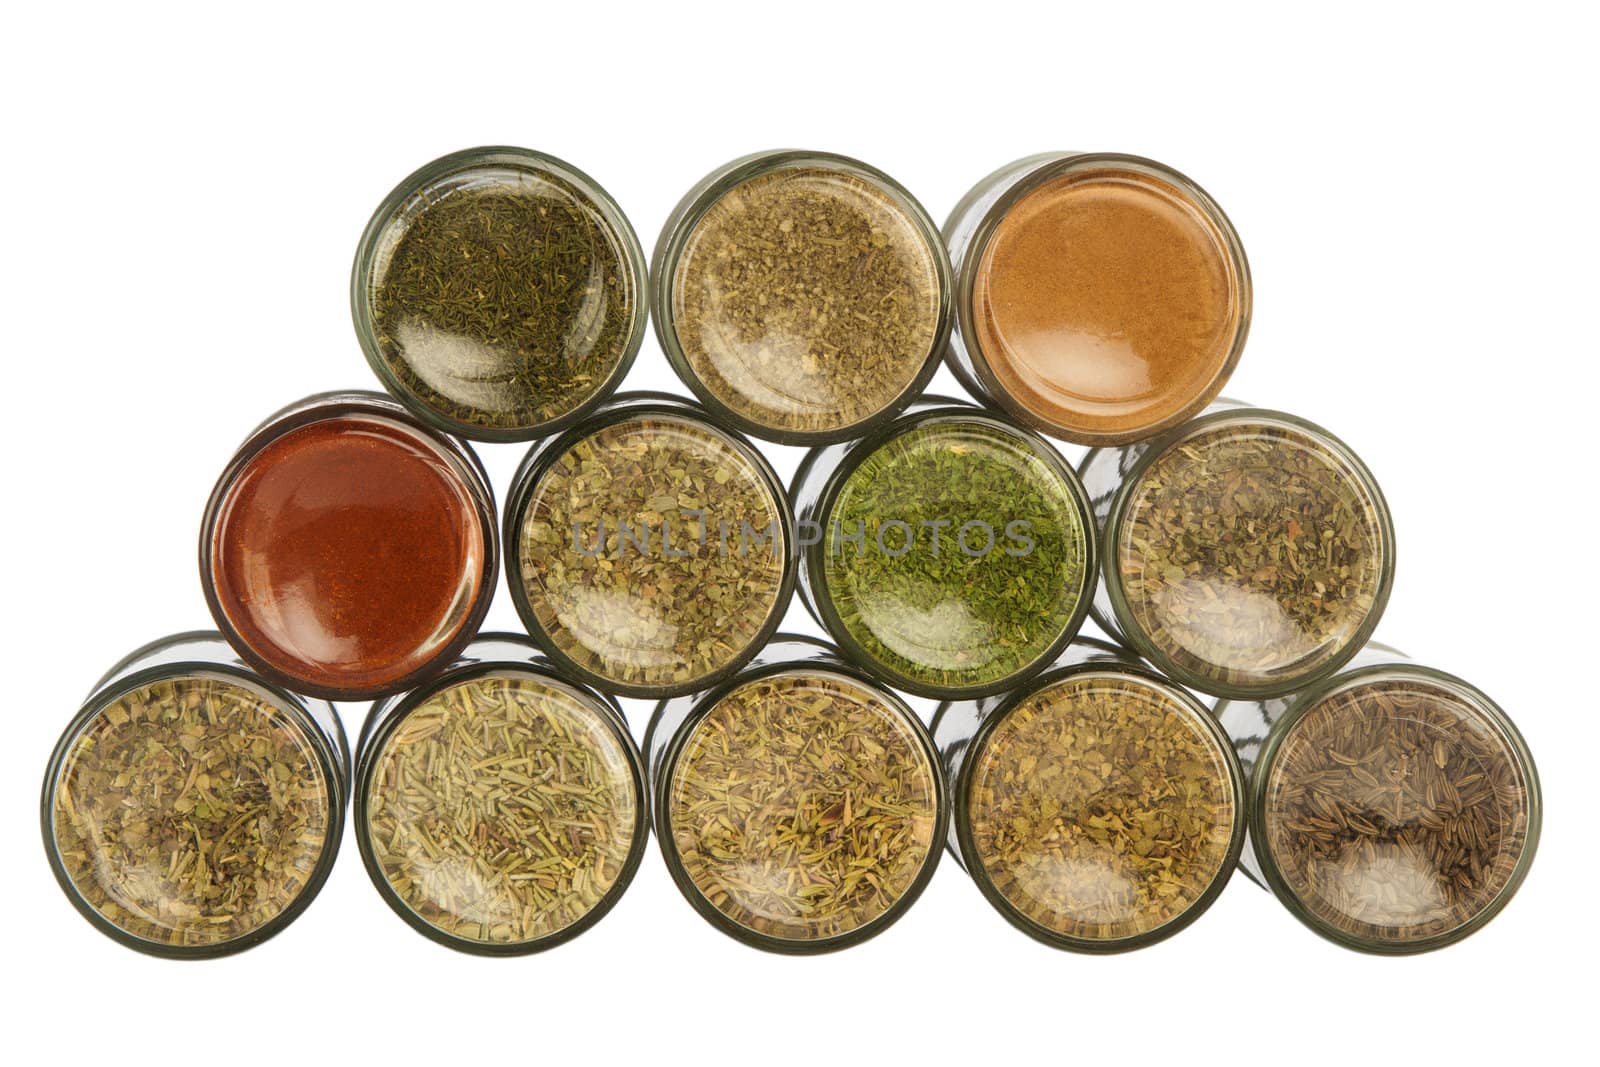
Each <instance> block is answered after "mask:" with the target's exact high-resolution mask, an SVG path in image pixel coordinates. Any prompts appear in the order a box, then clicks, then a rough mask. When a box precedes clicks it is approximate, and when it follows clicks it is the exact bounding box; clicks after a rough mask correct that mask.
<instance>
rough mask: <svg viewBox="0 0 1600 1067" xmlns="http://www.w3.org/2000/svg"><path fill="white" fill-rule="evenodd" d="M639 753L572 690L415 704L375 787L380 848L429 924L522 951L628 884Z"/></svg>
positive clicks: (451, 694) (388, 749)
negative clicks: (633, 756)
mask: <svg viewBox="0 0 1600 1067" xmlns="http://www.w3.org/2000/svg"><path fill="white" fill-rule="evenodd" d="M639 817H640V815H639V797H638V795H637V790H636V788H635V783H634V779H633V774H632V770H631V766H630V762H629V759H628V754H627V750H626V748H625V746H624V744H623V743H622V741H621V740H620V739H619V738H618V737H617V736H616V734H615V732H614V731H613V730H612V729H611V728H610V727H609V726H608V725H607V724H606V722H605V721H604V720H603V718H602V717H601V715H600V714H599V713H598V712H597V711H596V710H595V709H593V708H591V707H589V706H588V705H586V704H585V703H583V702H582V701H581V700H580V699H579V698H578V697H577V696H575V695H574V694H573V693H571V692H570V691H568V690H566V689H564V688H560V687H557V686H555V685H552V684H550V683H548V682H545V681H542V680H539V679H536V678H531V677H521V676H489V677H485V678H480V679H475V680H471V681H466V682H461V683H458V684H455V685H452V686H449V687H448V688H446V689H444V690H442V691H440V692H438V693H436V694H434V695H433V696H431V697H429V698H428V699H427V700H425V701H423V702H422V703H421V704H419V705H417V707H415V708H414V709H412V710H411V711H410V712H409V713H408V714H407V715H406V717H405V720H404V721H403V722H402V723H400V725H399V726H397V727H396V728H395V731H394V733H393V734H391V735H390V736H389V737H388V739H387V740H386V741H385V743H384V747H383V749H382V751H381V752H380V753H378V755H377V757H376V759H375V761H374V764H373V773H372V778H371V784H370V785H369V786H368V789H367V802H366V818H367V832H368V834H369V835H370V836H369V840H370V842H371V847H372V853H373V856H374V858H375V859H376V860H377V863H378V866H379V867H380V868H381V869H382V871H383V874H384V877H385V878H386V879H387V881H388V883H389V887H390V888H391V889H393V890H394V892H395V894H396V895H397V896H398V897H399V898H400V899H401V901H403V902H404V903H405V905H406V906H407V907H409V908H410V909H411V910H412V911H413V912H415V913H416V914H417V915H418V916H419V917H421V918H422V919H423V920H425V921H426V922H428V923H430V924H431V925H433V926H435V927H437V928H439V929H440V930H443V931H444V932H445V933H448V934H451V935H453V936H455V937H459V938H464V939H466V940H470V941H480V942H485V943H491V944H517V943H523V942H528V941H535V940H537V939H539V938H542V937H547V936H549V935H551V934H554V933H558V932H560V931H561V930H564V929H566V928H567V927H568V926H570V925H571V924H573V923H575V922H577V921H578V920H580V919H582V918H583V917H584V916H585V915H587V914H588V913H589V912H590V911H591V910H592V909H593V908H594V907H595V906H596V905H597V904H599V903H600V902H601V901H602V900H603V899H604V898H605V895H606V894H607V893H608V892H609V891H610V890H611V888H612V886H614V885H615V884H616V881H617V879H618V877H620V875H621V873H622V871H623V868H624V867H625V865H626V864H627V860H628V855H629V852H630V850H631V846H632V842H633V837H634V832H635V830H636V828H637V825H638V820H639Z"/></svg>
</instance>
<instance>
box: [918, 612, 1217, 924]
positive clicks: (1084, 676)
mask: <svg viewBox="0 0 1600 1067" xmlns="http://www.w3.org/2000/svg"><path fill="white" fill-rule="evenodd" d="M934 737H935V740H936V742H937V743H938V745H939V748H940V751H941V752H942V753H943V755H944V758H945V761H946V767H947V769H948V773H949V775H950V780H951V792H952V796H953V798H954V800H953V804H954V816H953V821H952V824H951V834H950V838H951V845H952V849H953V851H954V852H955V854H956V857H957V859H958V860H959V861H960V862H961V864H962V866H963V867H965V868H966V869H967V872H968V873H969V874H970V875H971V876H972V878H973V880H974V881H975V882H977V884H978V886H979V888H980V889H981V890H982V891H983V894H984V896H986V897H987V898H988V899H989V901H990V903H992V904H993V905H994V906H995V908H996V909H997V910H998V911H999V912H1000V913H1001V915H1003V916H1004V917H1005V918H1006V919H1007V920H1008V921H1009V922H1011V923H1012V925H1014V926H1016V927H1017V928H1018V929H1020V930H1022V931H1023V932H1024V933H1027V934H1028V935H1030V936H1031V937H1034V938H1036V939H1038V940H1040V941H1043V942H1044V943H1046V944H1050V945H1054V946H1056V947H1059V948H1066V949H1072V950H1075V951H1080V952H1096V953H1105V952H1121V951H1126V950H1129V949H1135V948H1143V947H1145V946H1148V945H1151V944H1154V943H1155V942H1157V941H1161V940H1164V939H1165V938H1168V937H1171V936H1172V935H1173V934H1175V933H1177V932H1178V931H1179V930H1182V929H1183V928H1184V927H1186V926H1188V925H1189V924H1190V923H1192V922H1194V921H1195V920H1196V919H1197V918H1199V916H1200V915H1201V914H1203V913H1204V912H1205V910H1206V909H1207V908H1208V907H1210V905H1211V903H1212V902H1213V901H1214V900H1215V899H1216V897H1217V895H1218V894H1219V893H1220V892H1221V891H1222V888H1223V887H1224V886H1225V885H1226V884H1227V882H1228V879H1229V878H1230V876H1231V875H1232V873H1233V870H1234V866H1235V864H1236V862H1237V860H1238V858H1239V854H1240V851H1241V849H1242V847H1243V844H1244V832H1245V786H1244V778H1243V775H1242V772H1241V771H1240V768H1239V764H1238V761H1237V759H1236V758H1235V756H1234V753H1233V749H1232V747H1231V745H1230V744H1229V743H1228V738H1227V736H1226V734H1224V733H1223V732H1222V730H1221V728H1220V727H1219V726H1218V724H1217V722H1216V720H1215V719H1214V718H1213V717H1212V716H1211V714H1210V712H1208V711H1207V710H1206V708H1205V707H1204V706H1203V705H1201V704H1200V703H1199V702H1198V701H1197V700H1195V699H1194V697H1192V696H1190V695H1189V694H1188V693H1186V692H1185V691H1183V690H1182V689H1180V688H1179V687H1178V686H1175V685H1173V684H1172V683H1170V682H1168V681H1166V680H1165V679H1163V678H1161V677H1160V676H1158V675H1156V674H1155V673H1154V672H1152V671H1150V670H1149V669H1148V668H1145V667H1143V666H1141V665H1139V664H1138V662H1137V660H1136V659H1135V658H1134V657H1133V656H1132V655H1131V654H1129V653H1126V652H1122V651H1120V650H1118V649H1116V648H1114V647H1113V646H1110V645H1105V644H1103V643H1101V642H1098V641H1091V640H1088V639H1080V640H1079V641H1077V642H1075V643H1074V644H1073V646H1072V648H1071V649H1069V651H1068V653H1067V654H1066V655H1065V656H1063V657H1062V659H1061V660H1059V661H1058V662H1057V663H1056V665H1055V666H1053V667H1052V668H1051V669H1050V670H1048V671H1046V672H1045V673H1044V674H1043V675H1041V676H1040V677H1039V678H1036V679H1034V680H1033V681H1031V682H1029V683H1028V684H1027V685H1026V686H1025V687H1023V688H1022V689H1019V690H1017V691H1016V692H1014V693H1011V694H1008V695H1004V696H999V697H992V698H988V699H985V700H979V701H968V702H963V703H954V704H945V705H942V706H941V707H940V709H939V712H938V714H937V716H936V717H935V720H934Z"/></svg>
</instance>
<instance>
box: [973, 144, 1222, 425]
mask: <svg viewBox="0 0 1600 1067" xmlns="http://www.w3.org/2000/svg"><path fill="white" fill-rule="evenodd" d="M1243 284H1244V283H1243V279H1241V278H1240V277H1238V276H1237V275H1236V274H1235V271H1234V268H1233V265H1232V262H1231V260H1230V258H1229V255H1228V246H1227V242H1226V241H1225V239H1224V237H1223V235H1222V232H1221V231H1220V230H1219V228H1218V226H1217V224H1216V223H1215V222H1213V221H1212V220H1211V219H1210V218H1209V217H1208V216H1207V215H1206V214H1205V212H1204V211H1203V210H1202V209H1201V208H1200V206H1199V205H1198V204H1197V203H1196V202H1195V201H1194V200H1193V199H1192V198H1190V197H1189V196H1188V195H1187V194H1186V193H1184V192H1183V191H1181V190H1180V189H1178V188H1177V187H1176V186H1175V185H1170V184H1168V183H1166V182H1163V181H1160V180H1158V179H1156V178H1154V177H1152V176H1148V175H1144V174H1140V173H1136V172H1134V171H1123V170H1114V169H1096V170H1091V171H1083V172H1078V173H1069V174H1065V175H1062V176H1060V177H1058V178H1056V179H1053V180H1051V181H1047V182H1045V183H1044V184H1043V185H1041V186H1040V187H1039V188H1037V189H1035V190H1033V191H1032V192H1030V193H1028V194H1027V195H1026V196H1024V197H1023V198H1022V199H1021V200H1019V201H1018V202H1017V203H1016V204H1015V205H1014V206H1013V207H1012V208H1011V210H1010V211H1009V212H1007V214H1006V216H1005V217H1004V219H1002V220H1001V221H1000V223H999V225H998V226H996V228H995V230H994V232H993V234H992V235H991V236H990V238H989V240H988V241H987V242H986V243H985V245H984V247H983V249H982V251H981V259H980V260H979V262H978V264H977V269H976V271H975V274H974V283H973V291H972V305H973V319H974V327H975V331H976V335H977V336H976V338H975V340H976V343H977V347H978V350H979V352H981V354H982V356H983V358H984V361H985V362H986V363H987V364H988V366H989V368H990V369H991V371H992V372H993V374H994V376H995V378H996V380H997V381H998V382H999V384H1000V386H1001V388H1003V389H1004V390H1005V391H1006V392H1007V393H1009V394H1010V395H1011V396H1012V398H1013V399H1015V400H1016V401H1017V402H1018V403H1019V404H1021V405H1022V406H1023V407H1024V408H1025V409H1027V410H1028V411H1030V412H1032V413H1033V414H1034V415H1035V416H1037V417H1038V418H1039V419H1041V420H1043V421H1044V422H1046V423H1048V424H1050V425H1051V426H1054V427H1057V428H1059V430H1060V431H1061V433H1062V436H1065V437H1068V438H1069V439H1074V440H1083V441H1085V442H1088V443H1093V441H1094V439H1095V437H1096V435H1125V434H1129V433H1136V432H1139V431H1141V430H1145V429H1147V428H1150V427H1155V426H1157V425H1159V424H1162V423H1164V422H1167V421H1168V420H1172V419H1174V418H1177V417H1179V416H1181V414H1182V413H1184V412H1190V413H1192V412H1194V411H1198V410H1199V409H1200V407H1202V406H1204V404H1205V403H1207V402H1208V401H1209V400H1210V399H1211V398H1213V397H1215V396H1216V393H1217V390H1219V389H1220V388H1221V387H1222V384H1223V381H1224V380H1225V377H1226V374H1225V368H1226V367H1227V365H1228V363H1229V360H1230V358H1231V356H1232V354H1233V349H1234V346H1235V340H1236V337H1237V335H1238V333H1239V330H1240V329H1241V326H1242V323H1243V319H1244V311H1243V298H1242V294H1241V291H1240V290H1241V286H1242V285H1243Z"/></svg>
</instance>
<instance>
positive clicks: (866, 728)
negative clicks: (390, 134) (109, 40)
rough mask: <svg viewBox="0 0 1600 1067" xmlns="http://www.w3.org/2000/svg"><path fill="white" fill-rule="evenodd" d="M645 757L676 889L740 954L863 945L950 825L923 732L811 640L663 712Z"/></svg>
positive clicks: (780, 643) (918, 877)
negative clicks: (748, 948)
mask: <svg viewBox="0 0 1600 1067" xmlns="http://www.w3.org/2000/svg"><path fill="white" fill-rule="evenodd" d="M645 749H646V752H647V754H648V758H649V761H650V776H651V789H652V792H653V793H654V795H655V812H656V837H657V839H658V840H659V841H660V843H661V851H662V855H663V856H664V857H665V858H666V861H667V867H668V869H669V870H670V871H671V873H672V877H673V880H674V881H675V882H677V884H678V888H679V889H680V890H681V891H682V892H683V894H684V896H685V897H686V898H687V899H688V900H689V902H690V903H691V904H692V905H693V906H694V907H695V909H696V910H697V911H699V912H700V913H701V914H702V915H703V916H705V917H706V918H707V919H708V920H710V921H711V923H712V924H713V925H715V926H716V927H718V928H719V929H721V930H722V931H724V932H725V933H728V934H730V935H732V936H733V937H735V938H737V939H739V940H740V941H743V942H745V943H746V944H749V945H753V946H755V947H757V948H762V949H766V950H769V951H773V952H787V953H814V952H827V951H831V950H833V949H839V948H844V947H846V946H848V945H853V944H857V943H859V942H861V941H864V940H866V939H867V938H869V937H872V936H873V935H875V934H877V933H880V932H881V931H883V930H884V929H886V928H887V927H888V926H889V925H890V924H891V923H893V922H894V921H896V920H897V919H898V918H899V917H900V916H901V915H902V914H903V913H904V912H905V910H906V909H907V908H908V907H910V906H911V904H912V902H913V901H914V900H915V899H916V898H917V896H918V895H919V894H920V893H921V892H922V889H923V887H924V886H925V885H926V884H927V882H928V879H929V878H930V877H931V876H932V874H933V869H934V866H935V865H936V864H937V862H938V858H939V843H940V841H941V840H942V838H943V835H944V833H945V828H946V823H947V813H946V809H945V794H944V786H943V781H942V778H941V776H940V774H939V770H938V760H937V755H936V753H935V752H934V749H933V744H932V741H931V740H930V738H929V737H928V734H927V731H926V729H925V728H924V727H923V726H922V723H921V722H920V721H919V720H918V719H917V718H916V716H915V715H914V714H913V713H912V711H911V710H910V709H909V708H908V707H907V706H906V705H905V703H904V702H903V701H901V700H900V699H899V698H898V697H896V696H895V695H894V694H893V693H891V692H890V691H889V690H887V689H884V688H882V687H881V686H878V685H876V684H875V683H873V682H872V681H871V680H870V679H869V678H868V677H867V676H866V675H865V674H863V673H862V672H861V671H859V670H858V669H856V668H854V667H852V666H850V665H848V664H847V663H845V661H844V660H843V659H841V658H840V657H839V656H838V654H837V652H836V651H835V650H834V649H832V648H830V647H829V646H826V645H822V644H821V643H819V642H814V641H811V640H809V639H807V638H802V637H794V636H780V637H779V638H778V639H777V640H775V641H773V642H772V643H771V644H770V645H768V646H767V647H766V648H765V649H764V650H763V651H762V653H761V655H760V656H759V657H758V658H757V659H756V661H755V662H754V663H752V664H751V665H750V666H749V667H747V668H746V669H745V670H744V671H742V672H741V673H740V674H738V675H737V676H736V677H734V678H733V679H731V680H729V681H727V682H724V683H723V684H722V685H719V686H717V687H716V688H714V689H712V690H710V691H708V692H706V693H702V694H699V695H697V696H693V697H681V698H679V699H677V700H672V701H666V702H663V703H662V704H661V705H660V707H658V708H657V710H656V714H655V717H654V718H653V719H652V720H651V724H650V731H649V734H648V735H647V736H646V739H645Z"/></svg>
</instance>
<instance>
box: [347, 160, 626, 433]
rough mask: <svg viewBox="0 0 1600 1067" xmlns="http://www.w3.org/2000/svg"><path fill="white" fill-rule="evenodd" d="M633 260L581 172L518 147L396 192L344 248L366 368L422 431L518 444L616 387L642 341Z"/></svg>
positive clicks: (620, 229) (602, 198)
mask: <svg viewBox="0 0 1600 1067" xmlns="http://www.w3.org/2000/svg"><path fill="white" fill-rule="evenodd" d="M646 279H647V275H646V271H645V264H644V253H643V251H642V250H641V249H640V247H639V239H638V237H637V236H636V235H635V234H634V232H633V228H632V227H631V226H630V225H629V224H628V220H627V218H626V217H624V215H623V214H622V211H621V209H620V208H618V207H617V205H616V203H615V201H613V200H612V199H611V197H610V196H609V195H608V194H607V193H606V191H605V190H604V189H602V188H601V187H600V186H599V185H598V184H596V183H595V181H594V180H593V179H591V178H590V177H589V176H588V175H586V174H584V173H583V172H581V171H579V170H578V169H576V168H575V167H573V166H571V165H570V164H568V163H565V162H563V161H562V160H559V159H556V158H554V157H552V156H547V155H545V154H543V153H540V152H533V151H530V150H528V149H525V148H507V147H494V148H473V149H468V150H466V151H463V152H456V153H453V154H451V155H448V156H445V157H443V158H441V159H437V160H435V161H433V162H432V163H429V164H428V165H427V166H425V167H423V168H421V169H420V170H418V171H417V172H416V173H414V174H412V175H411V176H410V177H408V178H406V180H405V181H403V182H401V183H400V184H399V185H398V186H396V187H395V189H394V191H393V192H391V193H390V194H389V195H388V197H387V198H385V199H384V201H383V203H382V204H381V205H379V207H378V210H377V211H376V212H375V213H374V214H373V216H372V220H371V221H370V222H368V223H367V228H366V232H365V233H363V234H362V237H361V244H360V246H359V247H358V249H357V251H356V262H355V269H354V271H353V272H352V276H351V283H350V302H351V309H352V313H353V314H354V317H355V326H356V335H357V336H358V338H359V339H360V341H361V347H362V349H363V351H365V353H366V356H367V361H368V362H369V363H370V364H371V365H372V368H373V370H374V371H375V372H376V373H377V375H378V377H379V378H380V379H381V380H382V381H383V383H384V385H385V387H386V388H388V389H389V391H390V392H392V393H393V394H394V395H395V396H396V397H397V398H398V399H400V400H401V401H403V402H404V403H405V404H406V405H407V406H408V407H410V408H411V409H412V410H413V411H415V412H416V413H417V414H418V415H419V416H421V417H422V418H424V419H426V420H427V421H428V422H430V423H432V424H433V425H434V426H436V427H438V428H440V429H443V430H446V431H449V432H451V433H456V434H460V435H462V436H464V437H472V438H477V439H479V440H484V441H525V440H529V439H530V438H534V437H538V436H541V435H543V434H547V433H550V432H553V431H555V430H558V429H560V428H562V427H564V426H568V425H570V424H572V423H573V422H576V421H577V420H578V419H579V418H581V417H582V416H583V415H584V414H585V413H586V412H588V411H590V410H592V409H593V408H594V407H595V406H596V405H598V404H599V403H600V402H601V401H602V400H604V399H605V397H606V396H608V395H610V393H611V392H612V391H613V390H615V389H616V387H617V385H618V384H619V383H620V382H621V381H622V378H623V376H624V375H625V374H626V373H627V371H628V367H629V366H630V365H632V363H633V358H634V356H635V355H636V354H637V353H638V351H639V344H640V342H641V340H642V339H643V337H644V327H645V318H646V316H647V314H648V310H647V307H648V305H647V303H646V300H645V295H644V288H645V284H646Z"/></svg>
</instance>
